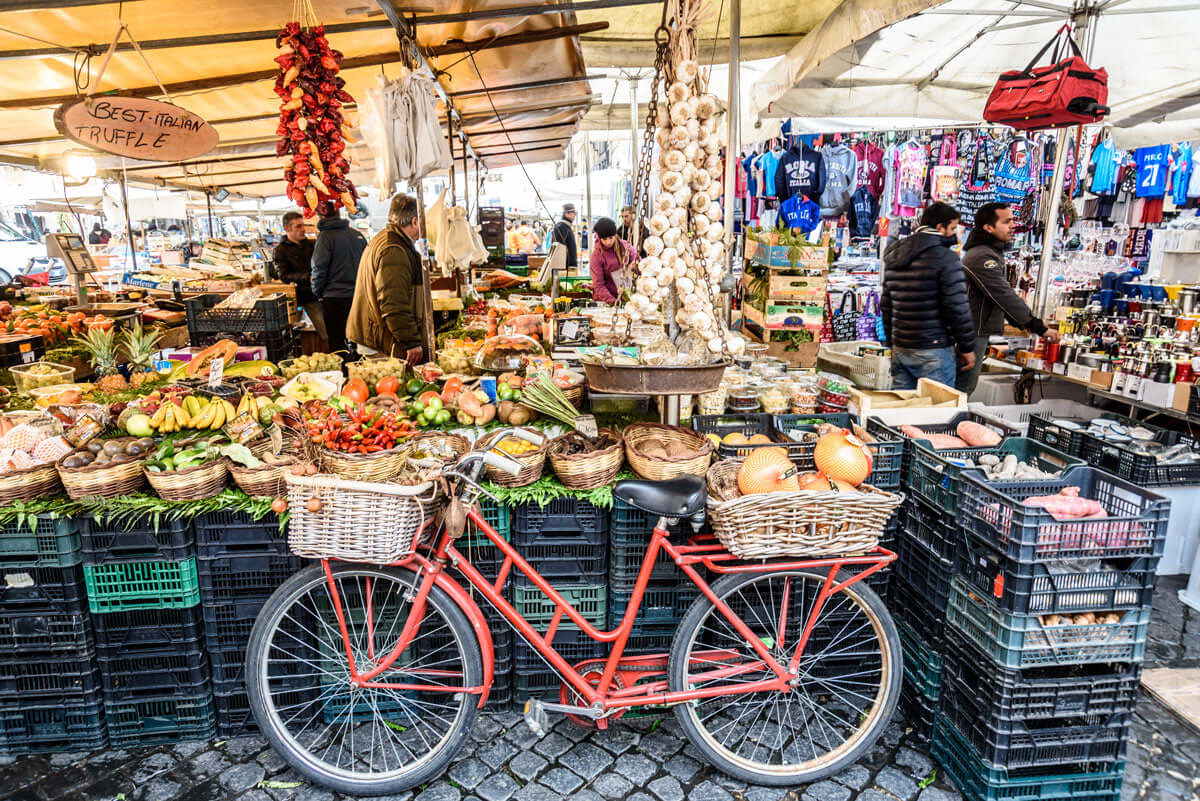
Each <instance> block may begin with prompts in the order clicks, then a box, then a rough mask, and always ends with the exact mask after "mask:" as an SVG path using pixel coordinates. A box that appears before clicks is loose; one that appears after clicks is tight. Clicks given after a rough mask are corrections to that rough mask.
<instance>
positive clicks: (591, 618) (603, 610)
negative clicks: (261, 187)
mask: <svg viewBox="0 0 1200 801" xmlns="http://www.w3.org/2000/svg"><path fill="white" fill-rule="evenodd" d="M554 589H556V590H558V593H559V595H561V596H562V597H563V598H564V599H566V601H567V602H568V603H569V604H571V606H573V607H575V609H576V611H578V612H579V614H581V615H582V616H583V618H584V620H586V621H588V622H589V623H591V624H592V625H593V626H596V627H598V628H603V627H604V623H605V620H606V619H607V614H608V588H607V587H605V586H603V585H597V586H590V585H589V586H582V587H555V588H554ZM513 606H515V607H516V608H517V613H518V614H520V615H521V616H522V617H524V618H525V619H526V620H528V621H529V622H530V623H532V624H533V625H535V626H536V625H538V624H546V623H549V622H550V621H551V619H553V617H554V602H553V601H551V600H550V599H549V598H548V597H546V595H545V594H543V593H542V591H541V590H539V589H538V588H537V587H527V586H521V585H518V586H516V587H513ZM560 628H574V623H573V622H572V621H571V620H570V618H568V617H567V616H566V615H565V614H564V615H563V618H562V621H561V625H560Z"/></svg>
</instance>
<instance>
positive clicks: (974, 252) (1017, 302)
mask: <svg viewBox="0 0 1200 801" xmlns="http://www.w3.org/2000/svg"><path fill="white" fill-rule="evenodd" d="M1012 238H1013V213H1012V209H1011V208H1009V205H1008V204H1007V203H987V204H985V205H983V206H980V208H979V211H977V212H975V227H974V228H972V229H971V235H970V236H968V237H967V244H966V246H965V247H964V248H963V258H962V263H963V272H964V273H965V274H966V276H967V297H968V298H969V299H970V302H971V316H972V317H973V318H974V320H975V365H974V366H973V367H972V368H970V369H968V370H960V371H959V373H958V383H957V386H958V389H959V390H960V391H962V392H965V393H967V394H968V395H970V394H971V393H972V392H974V391H975V387H976V385H978V383H979V371H980V368H982V367H983V360H984V357H986V356H987V348H988V337H990V336H992V335H993V334H1003V333H1004V320H1005V319H1006V318H1007V319H1008V320H1010V321H1012V324H1013V325H1015V326H1017V327H1018V328H1023V329H1025V330H1026V331H1028V332H1029V333H1031V334H1034V335H1035V336H1039V337H1045V338H1046V339H1047V340H1048V341H1050V342H1057V341H1058V332H1057V331H1055V330H1054V329H1052V328H1047V327H1046V324H1045V323H1044V322H1043V321H1042V320H1041V319H1040V318H1039V317H1038V316H1037V315H1036V314H1034V313H1033V311H1032V310H1031V309H1030V308H1029V306H1027V305H1026V304H1025V301H1023V300H1022V299H1021V296H1020V295H1018V294H1017V293H1016V292H1015V291H1014V290H1013V288H1012V285H1011V284H1009V283H1008V277H1007V276H1006V275H1005V269H1004V251H1005V250H1006V249H1007V248H1008V245H1009V243H1010V242H1012Z"/></svg>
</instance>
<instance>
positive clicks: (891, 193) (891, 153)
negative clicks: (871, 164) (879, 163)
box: [879, 145, 898, 217]
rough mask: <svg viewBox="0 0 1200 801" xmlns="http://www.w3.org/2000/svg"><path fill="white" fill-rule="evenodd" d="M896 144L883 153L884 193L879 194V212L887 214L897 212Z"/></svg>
mask: <svg viewBox="0 0 1200 801" xmlns="http://www.w3.org/2000/svg"><path fill="white" fill-rule="evenodd" d="M897 150H898V148H897V147H896V146H895V145H888V147H887V150H885V151H884V153H883V176H884V180H883V194H881V195H880V196H879V212H880V213H881V214H882V215H883V216H885V217H889V216H894V215H895V213H896V151H897Z"/></svg>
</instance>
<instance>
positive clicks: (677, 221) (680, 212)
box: [663, 195, 687, 245]
mask: <svg viewBox="0 0 1200 801" xmlns="http://www.w3.org/2000/svg"><path fill="white" fill-rule="evenodd" d="M670 197H671V200H672V201H673V200H674V199H675V197H674V196H673V195H671V196H670ZM667 221H668V222H670V223H671V227H672V228H678V229H682V228H683V226H684V225H686V224H687V209H685V208H682V207H680V206H676V207H675V208H673V209H671V210H670V211H669V212H667ZM667 233H670V231H668V232H667ZM664 236H665V234H664ZM663 241H666V240H663ZM667 244H668V245H673V244H675V243H674V242H667Z"/></svg>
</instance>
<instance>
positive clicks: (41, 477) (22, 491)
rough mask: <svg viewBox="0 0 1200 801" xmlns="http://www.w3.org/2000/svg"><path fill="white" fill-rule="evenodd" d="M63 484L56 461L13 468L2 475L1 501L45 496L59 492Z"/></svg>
mask: <svg viewBox="0 0 1200 801" xmlns="http://www.w3.org/2000/svg"><path fill="white" fill-rule="evenodd" d="M61 486H62V484H61V483H60V482H59V478H58V470H56V469H55V467H54V462H47V463H46V464H39V465H35V466H33V467H27V468H25V469H24V470H12V471H10V472H8V473H4V474H3V475H0V503H11V502H12V501H32V500H34V499H36V498H44V497H46V496H47V495H53V494H54V493H56V492H58V490H59V488H60V487H61Z"/></svg>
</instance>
